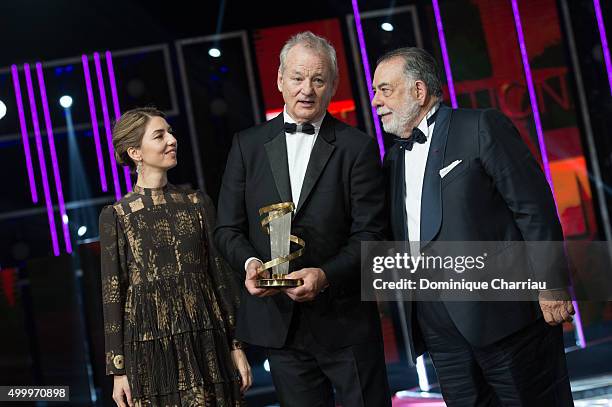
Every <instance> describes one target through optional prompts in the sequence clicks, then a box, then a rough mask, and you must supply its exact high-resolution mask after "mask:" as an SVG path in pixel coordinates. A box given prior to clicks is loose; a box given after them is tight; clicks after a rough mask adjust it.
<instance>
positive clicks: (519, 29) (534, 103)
mask: <svg viewBox="0 0 612 407" xmlns="http://www.w3.org/2000/svg"><path fill="white" fill-rule="evenodd" d="M512 12H513V13H514V24H515V26H516V35H517V36H518V42H519V47H520V50H521V58H522V59H523V68H524V70H525V81H526V82H527V90H528V92H529V100H530V102H531V110H532V111H533V121H534V122H535V128H536V133H537V135H538V143H539V145H540V155H541V157H542V166H543V167H544V174H545V175H546V180H547V181H548V184H549V185H550V189H551V190H552V191H554V186H553V182H552V178H551V176H550V165H549V163H548V153H547V150H546V142H545V140H544V132H543V131H542V121H541V120H540V110H539V108H538V99H537V97H536V92H535V87H534V86H533V77H532V76H531V67H530V66H529V56H528V54H527V47H526V46H525V37H524V36H523V26H522V24H521V15H520V13H519V9H518V4H517V0H512Z"/></svg>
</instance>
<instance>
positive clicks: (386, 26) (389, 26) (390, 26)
mask: <svg viewBox="0 0 612 407" xmlns="http://www.w3.org/2000/svg"><path fill="white" fill-rule="evenodd" d="M380 28H382V29H383V30H385V31H393V24H391V23H382V24H381V25H380Z"/></svg>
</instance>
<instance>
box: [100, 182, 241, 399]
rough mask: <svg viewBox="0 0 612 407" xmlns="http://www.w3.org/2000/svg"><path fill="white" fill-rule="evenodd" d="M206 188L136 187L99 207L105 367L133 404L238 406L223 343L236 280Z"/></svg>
mask: <svg viewBox="0 0 612 407" xmlns="http://www.w3.org/2000/svg"><path fill="white" fill-rule="evenodd" d="M213 217H214V207H213V205H212V202H211V201H210V198H208V196H206V195H204V194H202V193H200V192H196V191H192V190H187V189H183V188H179V187H176V186H173V185H169V184H168V185H166V186H165V187H163V188H141V187H138V186H136V187H135V188H134V192H132V193H130V194H128V195H126V196H125V197H124V198H122V199H121V200H120V201H119V202H117V203H115V204H114V205H109V206H106V207H105V208H104V209H103V210H102V213H101V215H100V247H101V266H102V272H101V276H102V291H103V292H102V298H103V310H104V333H105V343H106V372H107V374H109V375H123V374H126V375H127V378H128V382H129V385H130V389H131V392H132V397H133V400H134V402H135V405H136V406H206V407H208V406H219V407H221V406H241V405H243V404H242V403H243V401H242V400H243V399H242V397H241V395H240V378H239V375H238V373H237V371H236V369H235V368H234V365H233V362H232V359H231V355H230V351H231V349H232V347H233V346H237V345H236V342H235V341H234V336H233V335H234V323H235V307H236V305H237V303H238V295H239V294H238V288H237V287H238V286H237V284H236V280H235V279H234V277H233V276H232V272H231V271H230V270H229V268H228V267H227V266H226V264H225V262H224V261H223V260H222V259H221V258H220V255H219V254H218V253H217V251H216V250H215V248H214V246H213V240H212V231H213V227H214V218H213Z"/></svg>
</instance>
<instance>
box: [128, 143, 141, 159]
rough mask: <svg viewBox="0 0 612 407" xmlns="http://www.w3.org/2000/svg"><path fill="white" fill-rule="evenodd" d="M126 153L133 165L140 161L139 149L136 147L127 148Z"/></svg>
mask: <svg viewBox="0 0 612 407" xmlns="http://www.w3.org/2000/svg"><path fill="white" fill-rule="evenodd" d="M127 153H128V155H129V156H130V158H131V159H132V161H134V162H135V163H137V162H139V161H142V154H141V153H140V149H139V148H136V147H128V149H127Z"/></svg>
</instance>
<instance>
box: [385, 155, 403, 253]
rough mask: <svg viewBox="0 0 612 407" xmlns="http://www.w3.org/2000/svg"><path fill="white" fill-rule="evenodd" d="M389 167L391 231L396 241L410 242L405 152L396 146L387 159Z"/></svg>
mask: <svg viewBox="0 0 612 407" xmlns="http://www.w3.org/2000/svg"><path fill="white" fill-rule="evenodd" d="M385 159H386V160H388V163H387V165H388V166H389V179H388V180H387V182H389V183H390V187H389V199H390V203H391V205H390V208H391V229H392V232H393V239H394V240H398V241H399V240H408V223H407V221H406V204H405V203H406V192H405V189H406V184H405V181H404V175H403V173H404V172H405V171H406V169H405V162H404V150H403V149H401V148H399V146H397V145H395V146H393V147H391V149H390V150H389V151H388V152H387V156H386V157H385Z"/></svg>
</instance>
